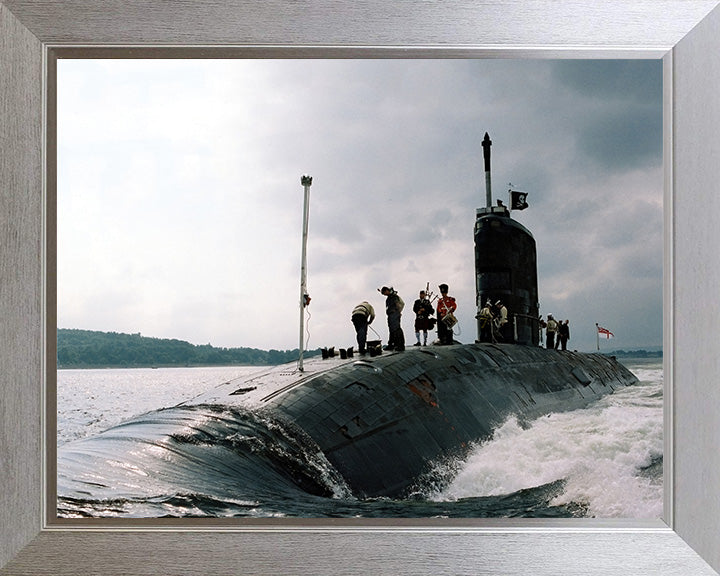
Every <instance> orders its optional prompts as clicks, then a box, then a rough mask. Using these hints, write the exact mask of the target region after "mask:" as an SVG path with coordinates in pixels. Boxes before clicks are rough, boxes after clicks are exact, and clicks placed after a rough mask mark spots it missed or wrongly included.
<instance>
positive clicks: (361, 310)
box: [351, 301, 375, 355]
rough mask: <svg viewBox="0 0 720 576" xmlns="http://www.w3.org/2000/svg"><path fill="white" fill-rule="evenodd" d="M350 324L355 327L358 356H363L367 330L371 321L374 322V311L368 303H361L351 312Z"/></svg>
mask: <svg viewBox="0 0 720 576" xmlns="http://www.w3.org/2000/svg"><path fill="white" fill-rule="evenodd" d="M351 320H352V323H353V326H355V334H356V336H357V343H358V350H359V351H360V354H363V355H364V354H365V352H366V350H365V345H366V343H367V329H368V326H369V325H370V324H372V321H373V320H375V310H374V309H373V307H372V306H371V305H370V303H369V302H366V301H364V302H361V303H360V304H358V305H357V306H355V308H353V311H352V318H351Z"/></svg>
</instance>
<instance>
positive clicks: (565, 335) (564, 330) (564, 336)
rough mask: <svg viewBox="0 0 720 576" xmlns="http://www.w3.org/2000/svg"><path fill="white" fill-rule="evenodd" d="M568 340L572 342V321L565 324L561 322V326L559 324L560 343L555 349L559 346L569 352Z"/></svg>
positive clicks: (558, 342) (566, 321)
mask: <svg viewBox="0 0 720 576" xmlns="http://www.w3.org/2000/svg"><path fill="white" fill-rule="evenodd" d="M568 340H570V321H569V320H565V322H563V321H562V320H560V324H558V341H557V343H556V344H555V348H557V347H558V346H559V347H560V349H561V350H567V341H568Z"/></svg>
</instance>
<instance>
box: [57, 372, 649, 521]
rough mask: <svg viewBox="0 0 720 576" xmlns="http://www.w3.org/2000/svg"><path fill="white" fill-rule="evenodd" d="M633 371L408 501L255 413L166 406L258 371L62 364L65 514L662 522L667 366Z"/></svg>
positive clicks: (460, 464)
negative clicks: (375, 491) (365, 490)
mask: <svg viewBox="0 0 720 576" xmlns="http://www.w3.org/2000/svg"><path fill="white" fill-rule="evenodd" d="M625 364H626V365H627V366H628V367H629V368H630V369H631V370H632V371H633V373H634V374H635V375H636V376H637V377H638V379H639V380H640V382H639V383H638V384H637V385H634V386H629V387H627V388H624V389H621V390H618V391H616V392H615V393H614V394H611V395H608V396H605V397H603V398H601V399H600V400H598V401H596V402H594V403H593V404H591V405H589V406H588V407H587V408H584V409H581V410H575V411H572V412H565V413H555V414H549V415H547V416H544V417H541V418H538V419H537V420H535V421H532V422H523V423H522V425H521V424H520V423H519V422H518V421H517V420H516V419H515V418H514V417H510V418H508V419H507V420H506V421H505V422H504V423H503V424H502V425H501V426H499V427H498V428H497V429H496V430H495V432H494V434H493V437H492V439H490V440H488V441H485V442H482V443H479V444H477V445H476V446H474V447H473V448H472V450H471V451H470V452H469V454H468V456H467V457H466V458H464V459H463V460H458V461H454V462H450V463H444V464H443V465H442V467H441V468H442V469H441V468H440V467H439V468H438V470H437V478H443V479H445V480H446V481H445V482H443V484H442V485H438V484H433V483H432V482H431V483H430V484H429V485H428V486H421V487H418V489H417V491H416V492H415V493H414V494H413V495H412V497H410V498H408V499H399V500H394V499H387V498H374V499H367V500H358V499H355V498H353V497H352V496H351V495H350V492H349V490H347V488H346V487H345V486H344V485H343V482H342V479H341V478H339V477H338V476H337V475H336V474H334V471H333V470H331V466H330V465H329V463H327V461H324V459H323V458H321V456H322V455H317V454H315V453H314V452H313V451H312V450H310V451H306V450H305V449H304V448H303V447H302V446H295V445H292V441H291V440H288V438H287V437H285V436H283V434H282V431H281V430H276V429H273V428H272V427H270V430H271V433H268V431H267V430H268V428H263V426H265V425H266V423H263V422H252V420H253V418H252V415H247V414H245V415H241V414H237V413H236V412H233V411H227V412H226V413H223V414H219V415H218V414H211V413H210V411H208V410H205V411H203V410H201V409H199V408H196V407H194V408H187V409H185V410H178V409H169V410H159V409H165V408H167V407H170V406H175V405H177V404H178V403H180V402H183V401H184V400H188V399H190V398H193V397H194V396H197V395H198V394H200V393H202V392H205V391H206V390H209V389H211V388H213V387H215V386H218V385H220V384H223V383H224V382H227V381H230V380H234V379H237V378H241V377H246V376H248V375H250V374H253V373H255V372H258V371H260V370H261V369H259V368H257V367H212V368H159V369H149V368H148V369H108V370H60V371H58V383H57V400H58V435H57V443H58V452H59V455H60V457H59V458H58V493H59V500H58V515H59V516H61V517H78V516H96V517H109V516H120V517H161V516H213V517H227V516H234V517H346V518H349V517H367V518H371V517H373V518H377V517H383V518H402V517H415V518H417V517H447V518H453V517H454V518H458V517H460V518H462V517H596V518H636V519H644V518H660V517H661V516H662V503H663V486H662V454H663V402H662V389H663V371H662V362H661V361H660V360H653V361H648V360H645V359H640V360H630V361H625ZM158 410H159V412H157V411H158ZM148 414H149V415H148ZM248 416H250V418H248ZM133 419H134V420H133ZM128 420H130V421H131V423H130V424H129V425H126V426H120V427H119V428H113V430H117V432H115V433H114V436H113V437H112V438H107V439H105V438H103V434H102V432H103V431H105V430H107V429H109V428H112V427H114V426H115V427H116V426H118V425H120V424H123V423H125V422H128ZM248 421H250V423H248ZM218 423H220V424H218ZM220 425H222V430H220V429H219V428H218V426H220ZM173 426H174V427H175V428H173ZM261 428H262V430H263V431H262V432H261V433H257V430H260V429H261ZM139 429H143V430H144V432H143V434H144V436H143V438H142V439H141V440H140V439H138V438H136V437H135V432H136V431H137V430H139ZM180 429H182V430H191V431H192V432H191V433H189V434H188V433H187V432H182V435H185V436H187V437H185V436H184V437H183V438H182V440H183V444H182V447H181V450H180V451H177V450H176V451H175V453H173V454H168V453H166V452H165V451H164V450H163V448H162V446H163V443H162V442H161V439H158V438H156V437H155V436H153V434H160V435H162V434H175V436H176V437H178V436H179V435H180V434H179V433H178V430H180ZM133 431H135V432H133ZM158 431H159V432H158ZM208 438H211V440H208ZM220 438H222V440H220ZM141 447H142V449H141ZM104 451H107V454H105V453H104ZM241 452H242V454H243V455H242V457H240V456H239V454H240V453H241ZM65 453H68V454H71V457H63V454H65ZM246 454H251V455H252V460H248V458H247V457H246ZM148 458H151V460H148ZM278 462H280V463H281V464H282V466H288V465H290V466H291V467H293V469H294V470H296V471H299V472H298V474H299V475H300V476H301V477H302V478H304V479H306V480H307V482H305V483H304V484H302V485H303V486H304V487H305V489H301V488H299V487H298V486H296V485H294V484H291V483H288V482H286V481H285V480H286V479H284V478H283V477H282V476H280V475H273V473H272V470H273V469H274V468H276V466H275V464H277V463H278ZM268 463H270V464H272V465H268ZM96 468H97V469H96ZM100 468H102V470H100ZM151 476H152V477H153V479H152V481H151ZM88 479H90V481H88ZM447 479H449V481H447ZM79 484H82V485H83V489H82V490H79V489H77V486H78V485H79ZM89 486H91V487H92V488H88V487H89Z"/></svg>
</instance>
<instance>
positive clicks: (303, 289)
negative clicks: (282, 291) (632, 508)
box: [298, 174, 312, 372]
mask: <svg viewBox="0 0 720 576" xmlns="http://www.w3.org/2000/svg"><path fill="white" fill-rule="evenodd" d="M300 184H302V186H303V188H304V189H305V201H304V203H303V233H302V260H301V263H300V346H299V347H300V357H299V358H298V370H299V371H300V372H302V371H303V350H304V348H305V304H306V302H305V296H306V295H307V235H308V216H309V214H310V186H312V176H308V175H307V174H303V176H302V177H301V178H300Z"/></svg>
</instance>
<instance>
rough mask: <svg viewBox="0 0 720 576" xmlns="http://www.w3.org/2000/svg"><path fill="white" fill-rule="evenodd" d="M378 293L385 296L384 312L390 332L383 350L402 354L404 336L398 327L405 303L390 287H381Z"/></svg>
mask: <svg viewBox="0 0 720 576" xmlns="http://www.w3.org/2000/svg"><path fill="white" fill-rule="evenodd" d="M380 293H381V294H382V295H383V296H386V298H385V311H386V312H387V318H388V331H389V332H390V336H389V337H388V343H387V346H385V350H397V351H398V352H402V351H403V350H405V334H403V331H402V327H401V326H400V318H401V316H402V311H403V308H405V302H403V300H402V298H400V295H399V294H398V293H397V292H395V290H393V288H392V286H391V287H390V288H388V287H387V286H383V287H382V288H381V289H380Z"/></svg>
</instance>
